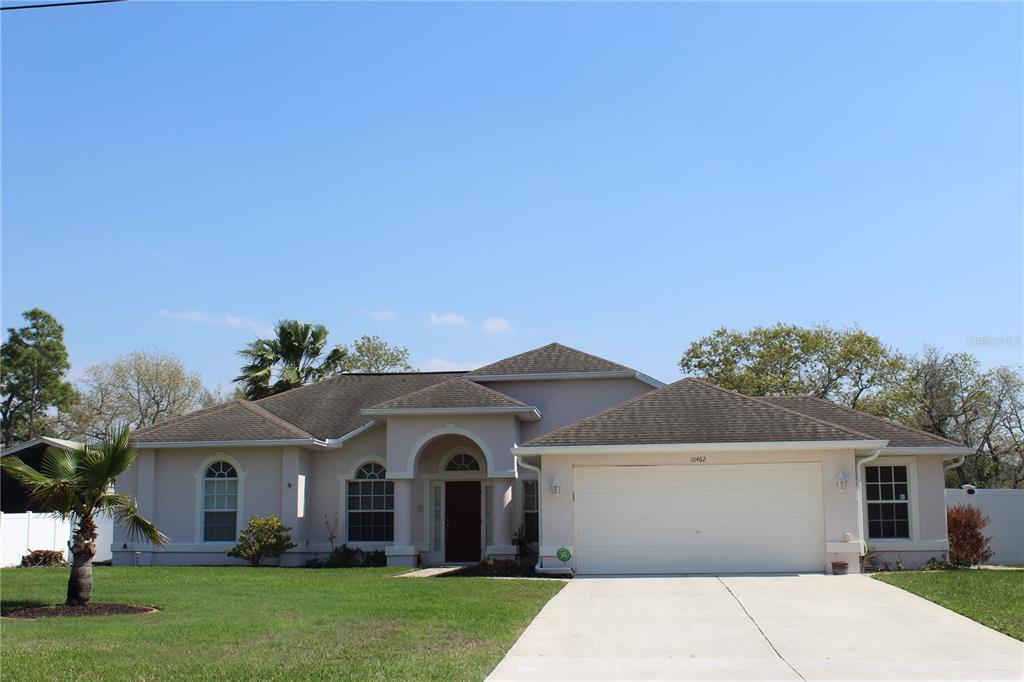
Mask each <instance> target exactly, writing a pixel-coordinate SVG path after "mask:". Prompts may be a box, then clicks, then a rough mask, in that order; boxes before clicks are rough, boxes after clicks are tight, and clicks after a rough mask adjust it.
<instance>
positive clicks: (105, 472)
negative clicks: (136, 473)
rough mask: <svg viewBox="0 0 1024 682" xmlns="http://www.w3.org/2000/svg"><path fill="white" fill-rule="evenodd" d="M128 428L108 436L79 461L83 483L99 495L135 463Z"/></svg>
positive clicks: (134, 454)
mask: <svg viewBox="0 0 1024 682" xmlns="http://www.w3.org/2000/svg"><path fill="white" fill-rule="evenodd" d="M135 456H136V451H135V448H134V447H133V446H132V442H131V432H130V431H129V430H128V427H123V428H121V429H119V430H118V431H117V432H116V433H113V434H109V435H108V436H107V437H106V438H105V439H104V440H103V443H102V444H101V445H100V446H99V447H98V448H90V449H88V450H87V451H86V452H85V453H84V456H83V457H81V458H80V460H79V471H80V473H81V476H82V478H83V480H84V481H85V483H86V484H87V485H88V486H90V487H92V488H94V489H95V491H96V492H97V493H98V494H99V493H102V492H104V491H106V489H107V488H108V487H109V486H110V485H112V484H113V482H114V479H116V478H117V477H118V476H119V475H120V474H122V473H124V472H125V471H126V470H127V469H128V467H130V466H131V465H132V463H133V462H135Z"/></svg>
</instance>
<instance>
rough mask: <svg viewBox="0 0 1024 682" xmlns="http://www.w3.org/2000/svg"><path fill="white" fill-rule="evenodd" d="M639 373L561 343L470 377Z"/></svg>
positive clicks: (507, 360)
mask: <svg viewBox="0 0 1024 682" xmlns="http://www.w3.org/2000/svg"><path fill="white" fill-rule="evenodd" d="M635 371H636V370H633V369H630V368H629V367H626V366H625V365H620V364H619V363H617V362H612V361H611V360H605V359H604V358H599V357H597V356H596V355H591V354H590V353H584V352H583V351H581V350H576V349H575V348H570V347H569V346H563V345H562V344H560V343H549V344H548V345H546V346H541V347H540V348H534V349H533V350H528V351H526V352H525V353H519V354H518V355H513V356H512V357H510V358H505V359H504V360H498V361H497V362H494V363H491V364H490V365H485V366H484V367H481V368H479V369H475V370H473V371H472V372H470V373H469V374H467V375H466V377H467V378H469V379H477V378H479V377H485V376H505V375H516V374H591V373H599V374H606V373H609V372H614V373H623V374H626V373H629V374H633V373H635Z"/></svg>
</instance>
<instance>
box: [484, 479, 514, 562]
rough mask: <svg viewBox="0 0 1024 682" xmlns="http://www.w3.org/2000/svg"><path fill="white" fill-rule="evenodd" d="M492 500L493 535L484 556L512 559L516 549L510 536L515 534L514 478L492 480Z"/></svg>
mask: <svg viewBox="0 0 1024 682" xmlns="http://www.w3.org/2000/svg"><path fill="white" fill-rule="evenodd" d="M490 483H491V485H492V486H493V488H494V499H493V501H492V502H491V504H492V507H491V519H492V523H493V524H494V533H493V536H492V538H491V542H492V543H493V544H489V545H487V549H486V552H485V554H486V555H487V556H488V557H513V556H515V555H516V547H515V545H514V544H512V535H513V534H514V533H515V532H516V523H515V505H514V504H513V503H512V495H513V490H514V489H515V479H514V478H492V479H491V480H490Z"/></svg>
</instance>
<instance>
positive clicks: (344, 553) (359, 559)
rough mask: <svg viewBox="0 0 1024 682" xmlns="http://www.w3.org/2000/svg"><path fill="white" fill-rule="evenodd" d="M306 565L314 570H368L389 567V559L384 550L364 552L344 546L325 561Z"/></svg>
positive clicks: (337, 548)
mask: <svg viewBox="0 0 1024 682" xmlns="http://www.w3.org/2000/svg"><path fill="white" fill-rule="evenodd" d="M306 565H307V566H310V567H313V568H315V567H323V568H359V567H362V568H368V567H371V566H387V565H388V558H387V555H386V554H384V550H383V549H375V550H372V551H369V552H364V551H363V550H361V549H355V548H354V547H349V546H348V545H342V546H341V547H335V548H334V551H333V552H331V554H330V556H328V557H327V559H325V560H324V561H322V562H320V561H317V562H315V563H312V562H309V563H307V564H306Z"/></svg>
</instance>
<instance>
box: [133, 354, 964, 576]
mask: <svg viewBox="0 0 1024 682" xmlns="http://www.w3.org/2000/svg"><path fill="white" fill-rule="evenodd" d="M135 437H136V440H137V444H138V447H139V449H140V455H139V459H138V462H137V464H136V465H135V466H134V467H133V468H132V469H131V470H130V471H129V472H127V473H126V475H125V476H124V477H122V479H119V480H118V489H119V491H121V492H125V493H128V494H131V495H134V496H136V497H137V498H138V504H139V509H140V512H141V513H142V514H143V515H145V516H147V517H149V518H151V519H153V520H154V521H155V522H156V524H157V525H158V526H159V527H160V529H161V530H163V532H164V533H166V534H167V535H168V536H169V537H170V539H171V543H170V544H169V545H168V546H166V547H165V548H162V549H156V548H154V547H151V546H149V545H145V544H133V543H132V542H131V541H130V540H129V539H127V538H125V537H121V536H117V537H115V542H114V546H113V554H114V562H115V563H117V564H133V563H141V564H150V563H153V564H156V563H160V564H214V563H231V562H233V561H235V560H233V559H228V558H227V557H226V556H225V555H224V551H225V550H226V549H227V548H228V547H230V546H231V545H232V544H233V542H234V539H235V537H236V536H237V533H238V531H239V530H240V529H241V528H242V527H243V526H244V525H245V523H246V522H247V520H248V518H249V517H250V516H253V515H268V514H278V515H280V516H281V518H282V520H283V521H284V523H285V525H287V526H290V527H291V528H292V538H293V541H294V542H295V543H296V544H297V547H296V548H295V549H294V550H292V551H290V552H288V553H287V554H286V555H285V556H284V557H282V559H281V562H282V563H283V564H285V565H301V564H302V563H303V562H305V561H306V560H307V559H308V558H310V557H312V556H313V555H315V554H319V555H321V556H322V555H323V554H324V553H326V552H328V551H329V550H330V547H331V543H330V536H332V535H333V536H334V537H335V538H336V539H335V543H336V544H338V545H340V544H342V543H346V544H348V545H349V546H353V547H358V548H362V549H384V550H385V552H386V554H387V557H388V562H389V563H390V564H394V565H415V564H424V565H439V564H451V563H460V562H473V561H479V560H480V559H481V558H484V557H506V556H511V555H514V554H515V552H516V545H515V542H514V538H515V536H516V535H517V534H522V535H523V536H524V537H525V538H527V539H528V540H530V541H531V542H535V543H537V545H538V546H539V548H540V568H541V570H542V571H552V572H558V571H564V570H570V569H571V570H575V571H576V572H579V573H587V574H616V573H691V572H777V571H811V572H822V571H828V570H830V567H831V563H832V562H833V561H847V562H849V565H850V569H851V570H857V565H858V557H859V556H860V554H861V552H862V548H863V541H866V542H867V543H868V544H869V545H870V546H871V547H872V548H873V549H875V550H877V551H879V552H880V553H882V556H883V557H884V558H890V559H891V560H894V559H895V558H896V557H897V555H898V556H899V557H901V558H902V560H903V561H904V563H905V564H907V565H913V564H915V563H920V562H922V561H925V560H927V559H928V558H930V557H933V556H942V555H943V554H944V553H945V552H946V550H947V540H946V527H945V506H944V501H943V469H944V468H948V467H950V466H955V465H957V464H959V463H962V461H963V457H964V456H965V455H967V454H969V453H970V450H968V449H967V448H963V447H960V446H958V444H956V443H953V442H950V441H946V440H943V439H941V438H937V437H935V436H932V435H929V434H925V433H922V432H920V431H916V430H913V429H908V428H906V427H903V426H899V425H896V424H893V423H891V422H888V421H886V420H883V419H879V418H876V417H872V416H869V415H865V414H862V413H859V412H854V411H852V410H848V409H845V408H841V407H837V406H835V405H833V404H831V403H829V402H827V401H822V400H818V399H814V398H801V397H786V398H750V397H746V396H741V395H739V394H736V393H733V392H731V391H727V390H724V389H721V388H718V387H716V386H714V385H712V384H709V383H707V382H704V381H701V380H697V379H683V380H682V381H678V382H676V383H673V384H671V385H668V386H666V385H664V384H662V383H661V382H658V381H656V380H654V379H651V378H650V377H647V376H645V375H643V374H641V373H639V372H637V371H635V370H633V369H630V368H628V367H624V366H623V365H619V364H617V363H614V362H611V361H609V360H605V359H602V358H598V357H595V356H593V355H589V354H587V353H583V352H581V351H578V350H575V349H572V348H568V347H566V346H563V345H560V344H550V345H547V346H544V347H542V348H538V349H535V350H532V351H528V352H526V353H522V354H520V355H516V356H513V357H510V358H507V359H504V360H500V361H498V362H496V363H494V364H491V365H488V366H486V367H483V368H481V369H478V370H475V371H473V372H468V373H462V372H423V373H402V374H398V373H396V374H346V375H342V376H338V377H335V378H332V379H328V380H326V381H322V382H320V383H317V384H313V385H310V386H305V387H302V388H298V389H294V390H291V391H288V392H285V393H281V394H278V395H275V396H272V397H270V398H265V399H263V400H258V401H255V402H249V401H234V402H230V403H227V404H224V405H219V406H217V407H213V408H210V409H207V410H202V411H199V412H195V413H193V414H191V415H187V416H185V417H180V418H177V419H173V420H171V421H168V422H165V423H163V424H160V425H158V426H154V427H149V428H146V429H143V430H141V431H138V432H137V433H136V434H135ZM559 550H565V551H562V552H560V551H559ZM559 555H561V558H560V557H559Z"/></svg>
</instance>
